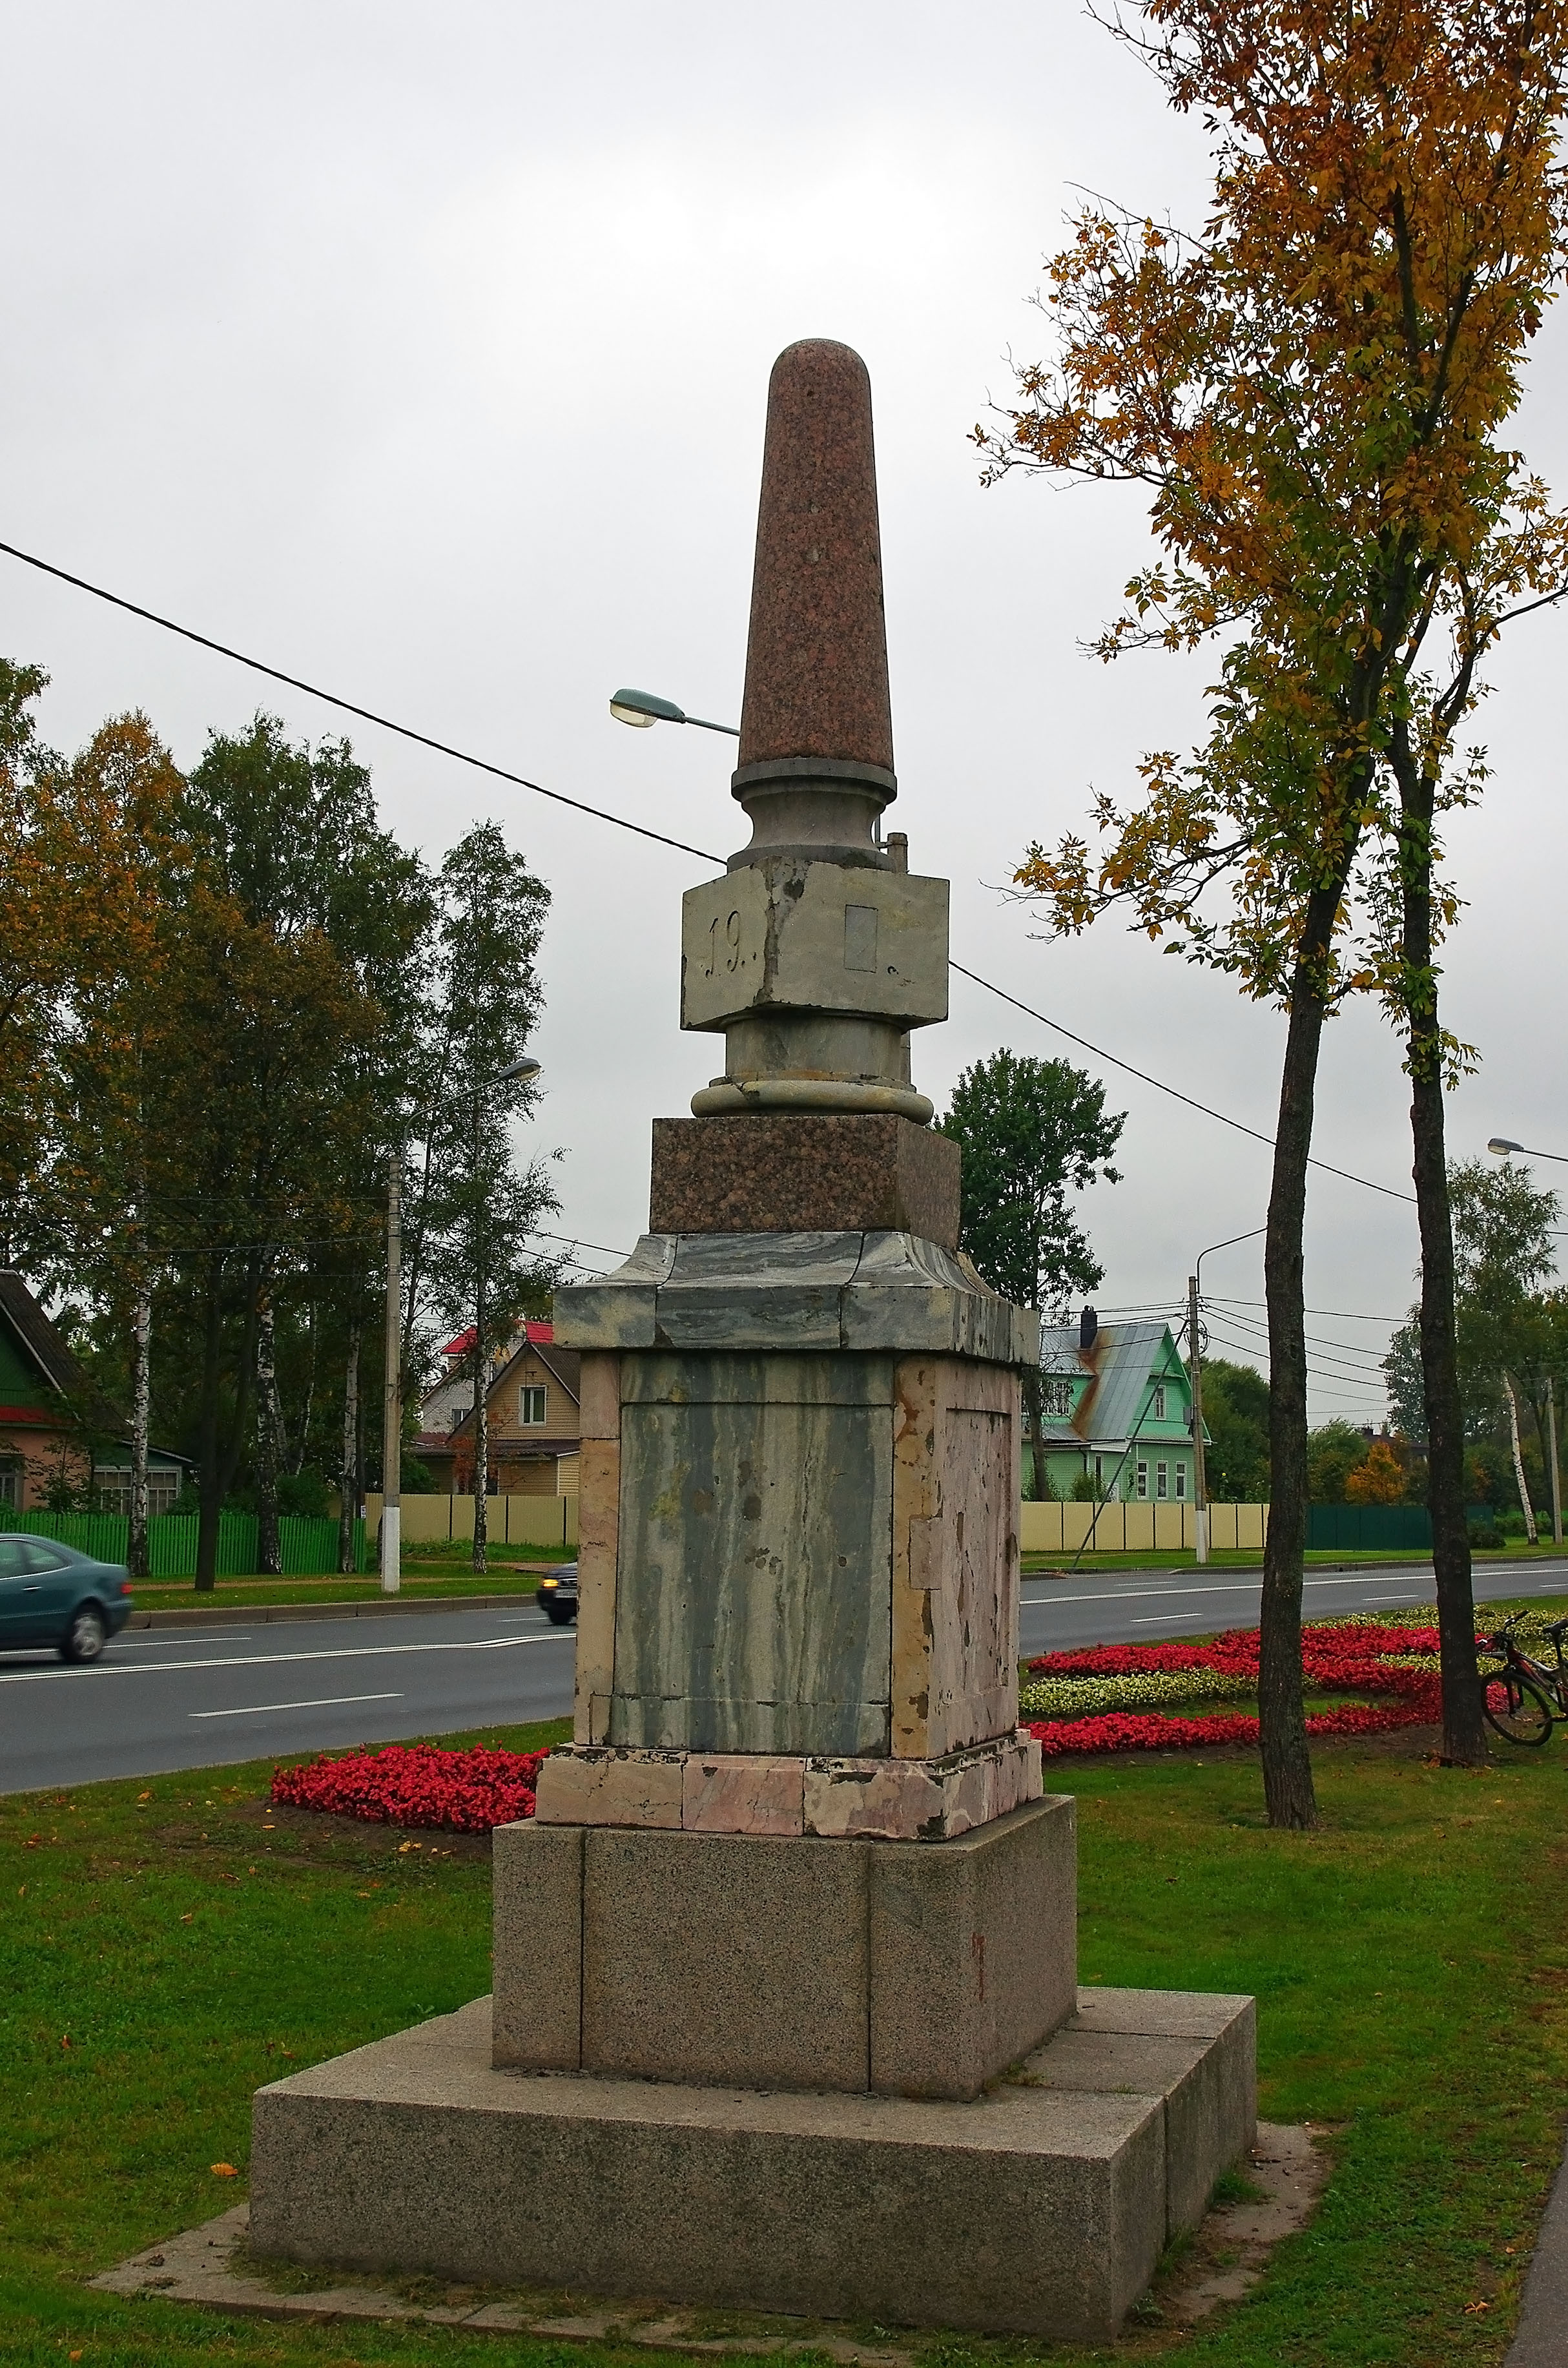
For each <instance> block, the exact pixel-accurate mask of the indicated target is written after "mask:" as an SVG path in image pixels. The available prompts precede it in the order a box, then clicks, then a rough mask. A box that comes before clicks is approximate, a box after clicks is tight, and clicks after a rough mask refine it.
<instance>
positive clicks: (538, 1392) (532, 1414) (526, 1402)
mask: <svg viewBox="0 0 1568 2368" xmlns="http://www.w3.org/2000/svg"><path fill="white" fill-rule="evenodd" d="M544 1401H545V1393H544V1391H543V1390H542V1389H535V1388H533V1387H532V1386H531V1385H530V1386H529V1387H528V1389H525V1390H519V1391H518V1392H517V1420H518V1421H519V1422H520V1423H526V1424H533V1423H541V1422H542V1421H543V1420H544Z"/></svg>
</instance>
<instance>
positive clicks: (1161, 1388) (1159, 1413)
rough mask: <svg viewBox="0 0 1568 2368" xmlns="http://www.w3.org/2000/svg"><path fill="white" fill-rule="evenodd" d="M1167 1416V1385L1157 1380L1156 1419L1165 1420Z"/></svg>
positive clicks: (1155, 1385)
mask: <svg viewBox="0 0 1568 2368" xmlns="http://www.w3.org/2000/svg"><path fill="white" fill-rule="evenodd" d="M1154 1420H1155V1421H1156V1422H1164V1420H1165V1383H1164V1382H1156V1383H1154Z"/></svg>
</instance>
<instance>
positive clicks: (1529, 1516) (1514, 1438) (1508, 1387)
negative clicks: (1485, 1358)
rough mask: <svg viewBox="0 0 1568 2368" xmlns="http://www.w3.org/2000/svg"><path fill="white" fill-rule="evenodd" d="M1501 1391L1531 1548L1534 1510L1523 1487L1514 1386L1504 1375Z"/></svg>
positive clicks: (1522, 1468) (1533, 1534)
mask: <svg viewBox="0 0 1568 2368" xmlns="http://www.w3.org/2000/svg"><path fill="white" fill-rule="evenodd" d="M1503 1390H1504V1395H1506V1398H1507V1401H1508V1438H1509V1440H1510V1442H1511V1444H1512V1446H1513V1450H1514V1478H1515V1481H1516V1482H1517V1486H1518V1491H1519V1504H1520V1507H1521V1508H1522V1509H1523V1512H1524V1517H1525V1535H1526V1537H1527V1538H1528V1540H1529V1542H1530V1543H1531V1545H1532V1546H1533V1545H1534V1544H1535V1543H1537V1539H1536V1533H1535V1508H1534V1506H1533V1505H1532V1504H1531V1503H1530V1492H1529V1490H1528V1487H1527V1486H1526V1485H1525V1459H1524V1455H1523V1452H1522V1451H1521V1449H1520V1447H1519V1402H1518V1399H1517V1397H1516V1396H1515V1395H1514V1384H1513V1383H1512V1382H1511V1381H1510V1380H1509V1378H1508V1376H1507V1374H1506V1373H1505V1374H1504V1376H1503Z"/></svg>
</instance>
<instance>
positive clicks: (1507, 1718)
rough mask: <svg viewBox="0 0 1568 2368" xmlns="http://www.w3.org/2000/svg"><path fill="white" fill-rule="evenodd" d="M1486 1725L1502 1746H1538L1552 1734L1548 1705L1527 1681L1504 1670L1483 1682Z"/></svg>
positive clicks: (1535, 1688)
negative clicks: (1519, 1744) (1500, 1737)
mask: <svg viewBox="0 0 1568 2368" xmlns="http://www.w3.org/2000/svg"><path fill="white" fill-rule="evenodd" d="M1484 1707H1485V1712H1486V1724H1487V1725H1488V1726H1489V1727H1491V1728H1492V1730H1493V1732H1494V1734H1496V1735H1500V1736H1502V1737H1503V1740H1504V1742H1505V1743H1526V1744H1531V1745H1534V1744H1541V1743H1544V1742H1545V1741H1546V1738H1547V1736H1549V1735H1550V1734H1551V1703H1550V1702H1548V1701H1547V1699H1546V1696H1545V1695H1544V1694H1543V1693H1542V1692H1541V1691H1540V1689H1539V1688H1538V1687H1536V1686H1533V1685H1531V1683H1530V1681H1529V1679H1528V1678H1521V1677H1518V1676H1517V1675H1516V1674H1515V1672H1514V1671H1513V1670H1511V1669H1510V1670H1506V1671H1505V1672H1504V1674H1503V1675H1502V1676H1501V1677H1500V1678H1489V1679H1487V1680H1486V1700H1485V1705H1484Z"/></svg>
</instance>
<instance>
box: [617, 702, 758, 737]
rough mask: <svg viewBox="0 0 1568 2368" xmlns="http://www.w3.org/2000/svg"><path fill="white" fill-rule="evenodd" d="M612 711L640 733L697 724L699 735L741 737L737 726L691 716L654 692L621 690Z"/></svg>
mask: <svg viewBox="0 0 1568 2368" xmlns="http://www.w3.org/2000/svg"><path fill="white" fill-rule="evenodd" d="M609 712H610V713H611V714H612V715H613V716H614V718H615V720H616V722H617V723H630V724H631V726H632V727H633V729H634V730H636V731H638V732H651V731H652V730H653V726H654V724H655V723H694V724H695V725H696V726H697V729H698V730H699V732H723V733H727V734H729V737H730V738H731V739H732V740H738V739H739V738H740V736H741V735H740V733H739V731H738V729H737V728H736V726H735V725H734V724H733V723H708V722H706V721H705V719H704V718H703V717H702V716H700V715H688V714H687V712H686V710H685V709H684V708H682V707H677V706H676V703H675V700H673V699H660V698H659V697H658V696H657V695H656V694H655V693H654V692H653V691H651V690H618V691H617V692H616V694H615V697H614V698H613V699H612V700H610V703H609Z"/></svg>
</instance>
